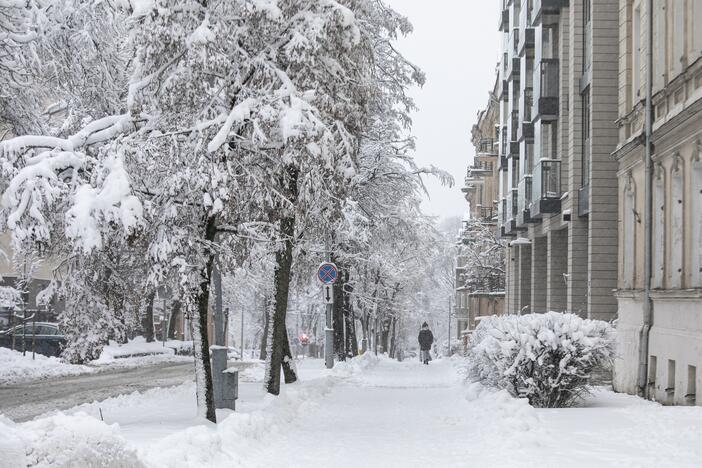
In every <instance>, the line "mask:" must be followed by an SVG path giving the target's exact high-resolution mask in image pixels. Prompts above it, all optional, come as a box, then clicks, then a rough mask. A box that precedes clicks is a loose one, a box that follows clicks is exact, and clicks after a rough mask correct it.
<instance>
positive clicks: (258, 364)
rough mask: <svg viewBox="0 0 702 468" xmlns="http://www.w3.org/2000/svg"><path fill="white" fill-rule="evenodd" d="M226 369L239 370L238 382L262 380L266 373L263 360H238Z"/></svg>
mask: <svg viewBox="0 0 702 468" xmlns="http://www.w3.org/2000/svg"><path fill="white" fill-rule="evenodd" d="M227 370H235V371H237V372H239V382H263V377H264V375H265V373H266V362H265V361H243V362H242V361H240V362H238V363H237V364H236V365H235V366H232V367H230V368H229V369H227Z"/></svg>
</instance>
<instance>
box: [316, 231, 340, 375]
mask: <svg viewBox="0 0 702 468" xmlns="http://www.w3.org/2000/svg"><path fill="white" fill-rule="evenodd" d="M326 250H327V264H330V261H331V258H330V256H331V255H330V250H331V248H330V246H329V241H327V249H326ZM323 267H324V265H323V266H321V267H320V271H319V273H318V277H319V278H320V280H321V281H322V282H323V283H324V291H323V294H324V296H323V299H324V303H325V304H326V309H327V310H326V314H325V315H326V320H325V322H326V323H325V327H324V364H325V366H326V367H327V369H331V368H333V367H334V323H333V321H332V319H333V313H334V299H333V298H334V294H333V287H332V286H331V284H332V283H333V280H331V279H330V280H326V279H325V278H323V277H322V268H323ZM334 271H335V272H336V268H334ZM334 279H336V277H334Z"/></svg>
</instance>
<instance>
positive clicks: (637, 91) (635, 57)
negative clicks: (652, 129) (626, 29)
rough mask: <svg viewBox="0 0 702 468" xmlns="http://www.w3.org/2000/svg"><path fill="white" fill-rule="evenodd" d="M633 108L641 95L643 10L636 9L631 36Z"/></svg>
mask: <svg viewBox="0 0 702 468" xmlns="http://www.w3.org/2000/svg"><path fill="white" fill-rule="evenodd" d="M631 54H632V60H631V106H632V107H634V106H636V103H637V102H638V101H639V96H640V95H641V8H640V7H636V8H635V9H634V17H633V25H632V34H631Z"/></svg>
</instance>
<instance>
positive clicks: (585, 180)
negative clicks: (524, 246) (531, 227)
mask: <svg viewBox="0 0 702 468" xmlns="http://www.w3.org/2000/svg"><path fill="white" fill-rule="evenodd" d="M588 3H589V2H588ZM582 98H583V123H582V126H583V128H582V132H583V155H582V158H583V159H582V171H583V173H582V176H581V185H582V186H583V187H586V186H588V185H590V159H591V157H592V156H591V151H590V128H591V127H590V112H591V104H590V87H589V86H588V88H587V90H585V92H584V93H583V95H582Z"/></svg>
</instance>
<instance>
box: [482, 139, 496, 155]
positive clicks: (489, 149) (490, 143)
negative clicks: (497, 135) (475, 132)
mask: <svg viewBox="0 0 702 468" xmlns="http://www.w3.org/2000/svg"><path fill="white" fill-rule="evenodd" d="M496 145H497V140H495V139H494V138H481V139H480V143H479V145H478V154H479V155H489V156H496V155H497V151H496V148H497V146H496Z"/></svg>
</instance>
